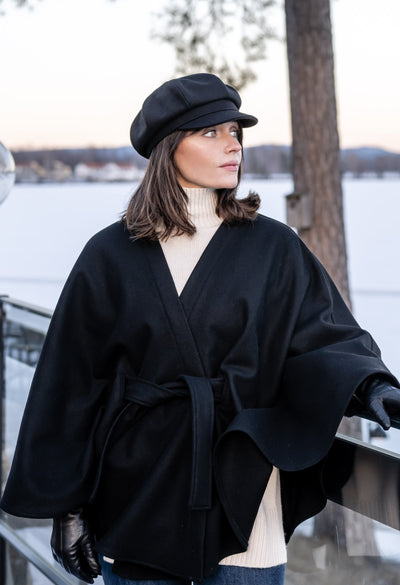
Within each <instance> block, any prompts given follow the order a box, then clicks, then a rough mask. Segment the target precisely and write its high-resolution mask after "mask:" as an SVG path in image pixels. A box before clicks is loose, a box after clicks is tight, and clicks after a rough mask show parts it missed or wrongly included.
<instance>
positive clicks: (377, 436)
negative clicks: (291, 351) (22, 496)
mask: <svg viewBox="0 0 400 585" xmlns="http://www.w3.org/2000/svg"><path fill="white" fill-rule="evenodd" d="M51 315H52V312H51V311H49V310H47V309H43V308H41V307H36V306H33V305H29V304H27V303H24V302H21V301H18V300H16V299H12V298H8V297H1V296H0V325H1V330H0V393H1V401H0V431H1V440H2V449H1V453H2V456H1V465H0V485H3V484H4V481H5V479H6V475H7V473H8V470H9V466H10V462H11V460H12V456H13V451H14V447H15V442H16V438H17V432H18V429H19V424H20V419H21V416H22V412H23V409H24V405H25V401H26V398H27V395H28V391H29V387H30V382H31V379H32V376H33V373H34V369H35V366H36V363H37V361H38V358H39V355H40V351H41V347H42V344H43V341H44V338H45V335H46V332H47V329H48V326H49V323H50V319H51ZM351 420H352V421H353V419H351ZM354 420H355V421H356V423H355V424H354V423H353V424H352V428H351V429H350V430H349V428H347V430H344V431H343V430H341V431H340V432H339V433H338V434H337V439H336V441H335V445H334V448H333V450H332V457H333V459H334V460H336V462H337V461H340V466H341V472H342V474H343V476H344V477H345V478H346V481H344V482H342V484H341V485H339V488H337V485H338V482H333V483H332V485H331V488H329V482H328V483H327V485H328V497H329V499H330V502H329V505H328V506H327V508H326V510H325V511H324V512H322V513H321V514H319V515H318V516H317V517H315V518H313V519H310V520H309V521H307V522H305V523H303V524H302V525H300V526H299V527H298V529H297V530H296V531H295V534H294V536H293V537H292V540H291V542H290V544H289V548H288V565H287V570H286V581H285V582H286V584H287V585H303V584H304V583H307V585H319V584H320V583H329V585H336V583H338V584H339V583H345V582H347V583H352V582H357V583H358V582H359V583H374V585H379V584H380V583H382V585H383V584H385V585H386V583H400V498H399V493H400V490H399V486H400V455H399V453H400V431H399V429H400V419H398V418H396V419H392V424H393V430H391V431H389V432H384V431H382V430H380V429H379V428H378V426H377V425H376V423H373V422H370V421H368V420H365V419H357V418H356V417H354ZM344 428H345V429H346V427H344ZM50 531H51V520H48V521H46V520H32V519H21V518H15V517H12V516H8V515H7V514H5V513H0V585H17V584H18V585H25V583H28V582H30V581H31V580H32V579H31V573H32V571H35V570H36V571H38V574H39V575H41V576H42V581H43V583H47V582H48V581H50V582H52V583H55V584H56V585H74V584H76V583H77V582H78V581H77V580H76V579H75V578H74V577H72V576H70V575H68V574H67V573H65V572H64V571H63V570H62V569H61V567H59V566H58V565H57V563H55V561H53V559H52V557H51V552H50V548H49V546H48V541H49V537H50ZM21 567H22V569H21ZM396 579H397V580H396ZM42 581H41V580H40V578H39V579H38V576H37V575H36V577H35V584H36V583H40V585H41V583H42Z"/></svg>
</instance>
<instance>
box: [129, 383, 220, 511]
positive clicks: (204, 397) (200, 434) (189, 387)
mask: <svg viewBox="0 0 400 585" xmlns="http://www.w3.org/2000/svg"><path fill="white" fill-rule="evenodd" d="M223 383H224V380H223V379H222V378H203V377H195V376H186V375H183V376H180V377H179V378H178V379H177V381H176V382H168V383H166V384H162V385H159V384H155V383H154V382H150V381H149V380H145V379H143V378H137V377H135V378H126V382H125V384H126V385H125V392H124V397H125V398H126V399H127V400H130V401H132V402H134V403H135V404H140V405H141V406H147V407H150V408H151V407H153V406H157V405H158V404H161V403H162V402H165V401H166V400H170V399H171V398H176V397H178V396H182V397H188V398H190V400H191V403H192V420H193V445H192V476H191V487H190V497H189V507H190V508H191V509H193V510H208V509H210V508H211V486H212V446H213V431H214V401H216V402H219V401H220V400H221V399H222V389H223Z"/></svg>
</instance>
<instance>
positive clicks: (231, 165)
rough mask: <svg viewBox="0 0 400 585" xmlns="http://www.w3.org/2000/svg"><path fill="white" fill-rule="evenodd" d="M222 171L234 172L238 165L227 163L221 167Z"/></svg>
mask: <svg viewBox="0 0 400 585" xmlns="http://www.w3.org/2000/svg"><path fill="white" fill-rule="evenodd" d="M221 168H222V169H226V170H227V171H234V172H236V171H237V170H238V169H239V163H237V162H228V163H225V164H224V165H221Z"/></svg>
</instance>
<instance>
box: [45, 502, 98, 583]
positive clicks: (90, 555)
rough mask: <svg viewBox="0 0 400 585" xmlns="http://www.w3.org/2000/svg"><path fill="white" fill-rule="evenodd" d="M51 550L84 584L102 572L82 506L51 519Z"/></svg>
mask: <svg viewBox="0 0 400 585" xmlns="http://www.w3.org/2000/svg"><path fill="white" fill-rule="evenodd" d="M51 550H52V553H53V557H54V558H55V560H56V561H57V562H58V563H60V565H61V566H62V567H63V568H64V569H65V570H66V571H67V573H71V574H72V575H75V577H78V579H82V580H83V581H86V582H87V583H93V579H94V578H95V577H97V576H98V575H100V574H101V566H100V562H99V559H98V556H97V553H96V549H95V546H94V538H93V536H92V534H91V531H90V528H89V525H88V522H87V519H86V517H85V515H84V512H83V510H82V509H78V510H73V511H72V512H69V513H68V514H65V515H64V516H58V517H56V518H54V519H53V532H52V534H51Z"/></svg>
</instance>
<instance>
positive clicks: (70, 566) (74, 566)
mask: <svg viewBox="0 0 400 585" xmlns="http://www.w3.org/2000/svg"><path fill="white" fill-rule="evenodd" d="M60 564H61V565H62V566H63V567H64V569H65V570H66V571H67V573H71V575H75V577H78V579H82V580H83V581H86V582H87V583H93V577H96V576H97V574H96V573H95V574H93V571H92V570H91V568H90V567H89V565H88V563H87V560H86V556H85V553H84V551H83V550H82V547H81V541H78V542H77V543H75V544H74V545H73V546H71V547H70V548H69V549H68V551H65V553H64V554H63V555H62V559H61V563H60Z"/></svg>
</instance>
